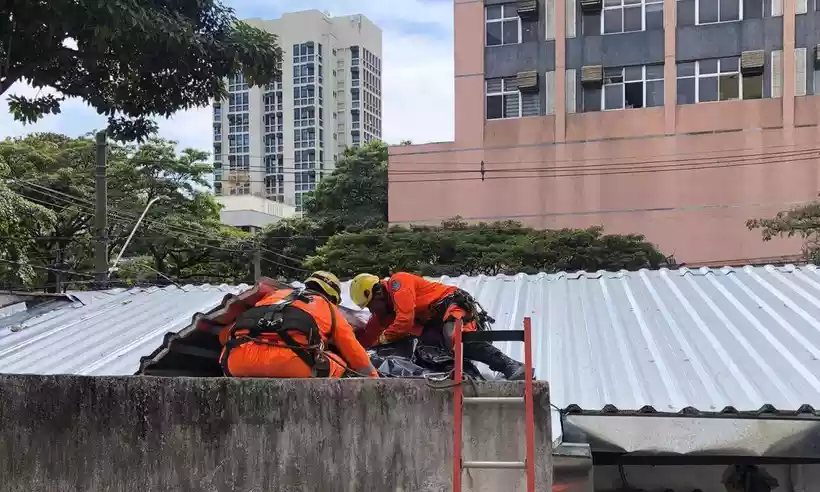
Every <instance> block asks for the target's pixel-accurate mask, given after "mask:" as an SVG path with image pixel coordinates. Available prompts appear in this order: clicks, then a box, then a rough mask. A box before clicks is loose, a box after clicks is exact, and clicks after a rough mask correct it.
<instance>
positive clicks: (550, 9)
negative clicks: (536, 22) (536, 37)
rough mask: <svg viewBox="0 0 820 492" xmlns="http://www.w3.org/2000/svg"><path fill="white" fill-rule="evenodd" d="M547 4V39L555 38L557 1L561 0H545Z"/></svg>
mask: <svg viewBox="0 0 820 492" xmlns="http://www.w3.org/2000/svg"><path fill="white" fill-rule="evenodd" d="M545 1H546V3H547V5H546V8H545V9H544V10H545V14H544V15H545V16H546V19H545V20H546V24H547V37H546V39H547V41H551V40H553V39H555V2H556V1H559V0H545Z"/></svg>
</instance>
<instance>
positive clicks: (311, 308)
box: [219, 289, 378, 378]
mask: <svg viewBox="0 0 820 492" xmlns="http://www.w3.org/2000/svg"><path fill="white" fill-rule="evenodd" d="M291 292H293V291H292V290H291V289H280V290H276V291H274V292H272V293H270V294H267V295H266V296H264V297H263V298H262V299H260V300H259V302H257V303H256V304H255V307H259V306H270V305H272V304H275V303H276V302H278V301H281V300H282V299H284V298H285V297H287V296H288V295H289V294H290V293H291ZM291 306H292V307H293V308H296V309H300V310H302V311H304V312H305V313H307V314H309V315H310V317H311V318H312V319H313V321H314V322H315V324H316V328H317V329H318V332H319V335H320V337H321V338H322V341H323V342H325V343H327V342H329V341H332V342H333V343H334V345H335V346H336V348H337V349H338V351H339V355H341V357H339V355H335V354H331V356H330V357H328V359H329V363H330V374H329V375H328V377H330V378H340V377H342V375H343V374H344V373H345V369H346V367H348V366H349V367H350V368H352V369H353V370H355V371H357V372H360V373H363V374H368V375H369V376H370V377H378V373H377V372H376V370H375V369H374V368H373V366H372V365H371V363H370V357H368V355H367V352H366V351H365V350H364V348H363V347H362V346H361V344H360V343H359V342H358V341H357V340H356V335H355V334H354V333H353V328H352V327H351V326H350V324H349V323H348V322H347V320H345V318H344V316H343V315H342V313H341V312H339V310H338V308H337V307H336V306H335V305H334V304H332V303H330V302H329V301H328V300H327V299H325V298H324V297H322V296H320V295H313V296H312V301H311V302H309V303H306V302H304V301H302V300H298V299H297V300H294V301H293V302H292V304H291ZM334 315H335V318H336V326H335V327H334V328H333V330H332V333H331V326H332V316H334ZM232 328H233V325H231V326H230V327H228V328H226V329H224V330H222V332H221V333H220V336H219V338H220V342H222V345H223V347H224V348H223V349H222V355H221V356H220V361H221V362H222V365H223V367H224V368H226V370H227V371H226V372H227V373H228V374H230V375H231V376H237V377H263V378H309V377H312V373H311V368H310V367H309V366H308V365H307V364H306V363H305V362H304V361H303V360H302V359H300V358H299V356H298V355H296V353H295V352H294V351H293V350H291V349H290V348H288V347H285V346H276V345H270V344H284V342H283V340H281V339H280V337H279V335H277V334H275V333H262V334H260V335H259V336H258V338H259V339H260V340H262V341H263V342H268V343H270V344H267V343H260V342H255V341H246V342H244V343H241V344H239V345H238V346H234V347H231V348H229V347H228V346H227V344H228V342H229V340H230V339H231V338H234V339H237V338H240V337H241V336H242V335H243V334H246V333H247V330H236V332H235V333H233V334H231V333H230V332H231V331H232ZM288 334H289V335H290V336H291V337H292V338H293V340H294V341H296V342H297V343H299V344H301V345H307V343H308V340H307V336H306V335H305V334H304V333H301V332H299V331H296V330H290V331H288ZM226 358H227V359H226Z"/></svg>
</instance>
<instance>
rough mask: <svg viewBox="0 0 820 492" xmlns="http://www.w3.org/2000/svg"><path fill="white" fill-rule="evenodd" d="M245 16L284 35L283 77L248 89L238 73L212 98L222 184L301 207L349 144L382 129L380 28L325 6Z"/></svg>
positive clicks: (223, 190) (226, 189)
mask: <svg viewBox="0 0 820 492" xmlns="http://www.w3.org/2000/svg"><path fill="white" fill-rule="evenodd" d="M246 22H247V23H249V24H251V25H253V26H255V27H258V28H261V29H265V30H266V31H269V32H272V33H274V34H276V35H277V36H278V38H279V39H278V43H279V45H280V46H281V47H282V50H283V52H284V54H283V57H282V79H281V81H278V82H275V83H273V84H271V85H268V86H265V87H253V88H249V87H248V85H247V84H246V82H245V80H244V77H243V76H242V75H241V74H239V75H236V76H234V77H232V78H231V79H229V81H228V91H229V95H228V99H226V100H223V101H215V102H214V161H215V165H214V167H215V169H216V171H215V176H214V187H215V191H216V193H217V194H218V195H255V196H261V197H266V198H269V199H271V200H275V201H278V202H282V203H286V204H289V205H293V206H295V207H296V209H297V211H301V208H302V203H303V200H304V196H305V193H308V192H310V191H313V190H314V189H316V184H317V183H318V182H319V181H320V180H321V179H322V178H323V177H324V176H327V175H328V174H330V173H331V172H332V171H333V169H334V167H335V163H336V161H337V160H338V159H339V156H340V155H341V154H342V152H343V151H344V149H345V148H346V147H348V146H355V145H359V144H361V143H363V142H364V143H366V142H369V141H371V140H373V139H380V138H381V136H382V103H381V96H382V82H381V81H382V77H381V71H382V32H381V29H379V28H378V27H377V26H376V25H375V24H373V23H372V22H371V21H370V20H368V19H367V18H366V17H365V16H363V15H349V16H342V17H330V16H328V15H327V14H325V13H322V12H320V11H318V10H308V11H304V12H294V13H289V14H284V15H283V16H282V17H281V18H279V19H275V20H261V19H251V20H248V21H246Z"/></svg>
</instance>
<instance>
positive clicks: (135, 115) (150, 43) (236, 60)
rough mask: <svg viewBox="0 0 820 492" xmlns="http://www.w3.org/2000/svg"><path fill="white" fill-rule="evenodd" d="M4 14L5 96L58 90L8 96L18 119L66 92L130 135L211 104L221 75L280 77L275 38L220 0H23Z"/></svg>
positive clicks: (1, 86) (52, 108)
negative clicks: (23, 87) (19, 87)
mask: <svg viewBox="0 0 820 492" xmlns="http://www.w3.org/2000/svg"><path fill="white" fill-rule="evenodd" d="M3 11H4V12H3V14H4V15H2V16H0V40H1V41H0V65H1V66H2V69H0V95H2V94H4V93H6V92H7V91H8V90H9V88H11V86H12V85H13V84H14V83H15V82H18V81H25V82H28V83H29V84H31V85H32V86H34V87H35V88H52V89H54V90H55V91H57V93H56V94H50V93H46V94H38V96H35V97H33V98H28V97H24V96H20V95H12V96H10V97H9V107H10V109H11V112H12V114H13V115H14V117H15V118H16V119H17V120H19V121H23V122H26V123H28V122H34V121H37V120H38V119H39V118H41V117H42V116H43V115H45V114H54V113H59V112H60V104H61V102H62V101H64V99H65V98H66V97H77V98H80V99H82V100H83V101H84V102H86V103H88V104H89V105H91V107H93V108H94V109H96V110H97V111H98V112H99V113H100V114H104V115H106V116H107V117H108V123H109V131H110V134H111V135H113V136H115V137H117V138H119V139H122V140H124V141H131V140H135V139H141V138H143V137H146V136H148V135H150V134H151V133H153V132H154V131H155V130H156V124H155V123H154V122H153V121H152V118H154V117H157V116H164V117H167V116H169V115H171V114H173V113H175V112H177V111H179V110H184V109H189V108H192V107H201V106H206V105H207V104H208V103H209V102H210V100H211V98H213V97H215V96H216V97H217V98H222V97H224V96H225V95H226V92H225V87H224V83H223V80H224V78H225V77H227V76H228V75H231V74H234V73H244V75H245V77H246V78H247V80H248V81H249V83H251V84H258V85H264V84H267V83H270V82H272V81H273V80H274V79H275V78H276V77H278V76H279V75H280V70H279V68H278V67H279V64H280V63H281V59H282V52H281V49H280V48H279V47H278V46H277V44H276V38H275V36H273V35H272V34H269V33H267V32H265V31H262V30H260V29H256V28H253V27H251V26H249V25H247V24H245V23H242V22H239V21H238V20H237V19H236V17H235V16H234V13H233V11H232V10H231V9H229V8H227V7H225V6H224V5H223V4H222V2H221V1H220V0H177V1H175V2H147V1H144V0H106V1H88V0H79V1H77V0H48V1H43V0H15V1H13V2H8V3H7V4H6V5H5V8H4V9H3Z"/></svg>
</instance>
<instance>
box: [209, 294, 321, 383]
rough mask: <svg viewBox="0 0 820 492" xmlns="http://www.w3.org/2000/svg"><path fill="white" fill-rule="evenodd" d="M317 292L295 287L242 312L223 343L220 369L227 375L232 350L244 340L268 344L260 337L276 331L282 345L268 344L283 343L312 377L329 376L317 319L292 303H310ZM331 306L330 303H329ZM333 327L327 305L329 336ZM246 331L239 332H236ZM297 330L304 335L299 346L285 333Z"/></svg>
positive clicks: (244, 341)
mask: <svg viewBox="0 0 820 492" xmlns="http://www.w3.org/2000/svg"><path fill="white" fill-rule="evenodd" d="M317 296H320V295H319V294H318V293H315V292H310V291H306V290H304V289H295V290H294V291H293V292H291V293H290V294H288V295H287V296H285V297H284V298H282V299H281V300H280V301H278V302H276V303H274V304H271V305H268V306H256V307H252V308H250V309H248V310H247V311H245V312H243V313H242V314H240V315H239V316H238V317H237V318H236V322H235V323H234V326H233V328H231V331H230V340H229V341H228V343H227V344H226V345H225V353H224V355H223V357H222V369H223V371H224V372H225V374H226V375H227V376H230V375H231V374H230V371H229V370H228V356H229V355H230V352H231V350H233V349H235V348H236V347H238V346H240V345H242V344H245V343H247V342H257V343H263V344H267V343H269V342H266V341H265V340H262V339H261V338H260V336H261V335H263V334H275V335H276V336H278V337H279V339H280V340H282V342H283V344H276V343H269V344H271V345H275V346H284V347H287V348H289V349H290V350H292V351H293V353H295V354H296V355H297V356H298V357H299V358H300V359H301V360H302V362H304V363H305V364H307V365H308V367H310V369H311V373H312V374H313V377H319V378H326V377H328V376H329V375H330V361H329V360H328V358H327V356H326V355H325V343H324V341H323V340H322V336H321V334H320V333H319V327H318V325H317V324H316V320H314V319H313V316H311V315H310V314H309V313H307V312H305V311H303V310H301V309H299V308H298V307H295V306H293V303H294V302H295V301H302V302H304V303H311V302H313V298H314V297H317ZM329 307H330V306H329ZM335 330H336V312H335V310H334V309H333V308H332V307H330V336H331V338H332V337H333V333H334V332H335ZM242 331H247V333H244V334H239V333H238V332H242ZM291 331H296V332H299V333H302V334H304V335H305V337H307V345H301V344H299V343H298V342H297V341H296V340H294V339H293V337H292V336H290V334H289V333H288V332H291Z"/></svg>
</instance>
